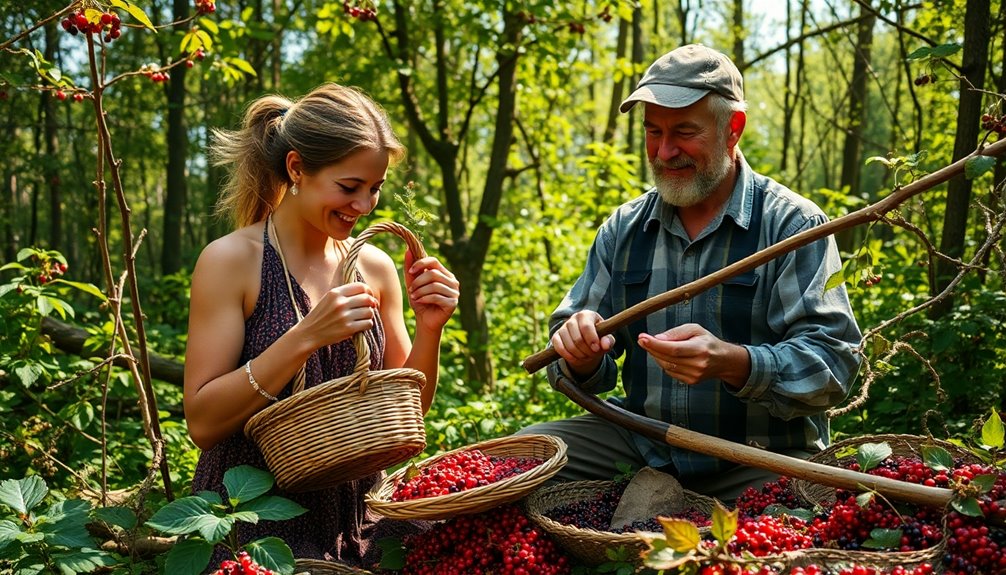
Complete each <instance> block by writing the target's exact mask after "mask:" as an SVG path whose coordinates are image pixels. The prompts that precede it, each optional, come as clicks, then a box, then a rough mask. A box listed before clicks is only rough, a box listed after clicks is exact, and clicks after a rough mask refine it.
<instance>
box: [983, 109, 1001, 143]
mask: <svg viewBox="0 0 1006 575" xmlns="http://www.w3.org/2000/svg"><path fill="white" fill-rule="evenodd" d="M982 129H983V130H987V131H989V132H995V133H996V134H999V137H1000V138H1002V137H1004V136H1006V116H999V117H998V118H997V117H995V116H993V115H992V114H982Z"/></svg>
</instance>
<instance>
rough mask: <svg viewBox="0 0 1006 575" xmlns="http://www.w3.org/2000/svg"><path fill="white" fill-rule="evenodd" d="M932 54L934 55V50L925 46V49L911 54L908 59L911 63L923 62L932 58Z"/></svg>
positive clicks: (922, 48)
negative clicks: (924, 59) (912, 61)
mask: <svg viewBox="0 0 1006 575" xmlns="http://www.w3.org/2000/svg"><path fill="white" fill-rule="evenodd" d="M932 54H933V49H932V48H930V47H929V46H923V47H921V48H919V49H917V50H915V51H914V52H912V53H911V54H909V55H908V57H907V58H906V59H907V60H909V61H911V60H921V59H923V58H929V57H930V56H932Z"/></svg>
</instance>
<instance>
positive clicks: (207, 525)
mask: <svg viewBox="0 0 1006 575" xmlns="http://www.w3.org/2000/svg"><path fill="white" fill-rule="evenodd" d="M196 527H197V529H198V530H199V534H200V535H202V537H203V539H205V540H206V541H208V542H210V543H212V544H214V545H216V544H217V543H220V542H221V541H223V540H224V538H225V537H227V535H228V534H230V532H231V528H233V527H234V517H232V516H227V517H217V516H216V515H204V516H202V517H200V518H199V520H198V521H197V523H196Z"/></svg>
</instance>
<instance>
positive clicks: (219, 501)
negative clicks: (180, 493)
mask: <svg viewBox="0 0 1006 575" xmlns="http://www.w3.org/2000/svg"><path fill="white" fill-rule="evenodd" d="M196 497H199V498H200V499H203V500H205V501H206V502H207V503H209V504H210V505H223V504H224V500H223V498H221V497H220V494H219V493H217V492H216V491H200V492H199V493H196Z"/></svg>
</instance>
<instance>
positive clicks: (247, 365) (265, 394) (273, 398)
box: [245, 359, 279, 401]
mask: <svg viewBox="0 0 1006 575" xmlns="http://www.w3.org/2000/svg"><path fill="white" fill-rule="evenodd" d="M245 373H247V374H248V383H250V384H251V386H252V387H253V388H255V391H257V392H259V393H260V394H262V397H264V398H266V399H268V400H269V401H279V398H278V397H276V396H275V395H272V394H270V393H269V392H268V391H266V390H264V389H262V388H261V387H259V384H258V382H257V381H255V376H254V375H252V372H251V360H250V359H249V360H248V362H247V363H245Z"/></svg>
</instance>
